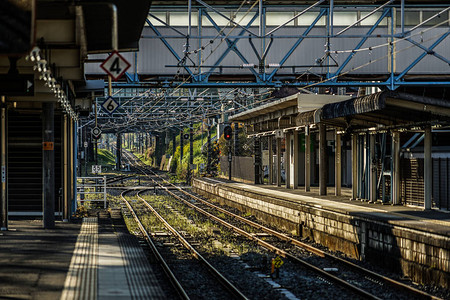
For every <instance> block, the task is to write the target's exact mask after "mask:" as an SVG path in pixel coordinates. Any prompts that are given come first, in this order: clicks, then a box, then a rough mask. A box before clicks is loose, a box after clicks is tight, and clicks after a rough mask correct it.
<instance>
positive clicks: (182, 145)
mask: <svg viewBox="0 0 450 300" xmlns="http://www.w3.org/2000/svg"><path fill="white" fill-rule="evenodd" d="M183 135H184V132H183V129H181V130H180V166H183V150H184V149H183V147H184V136H183Z"/></svg>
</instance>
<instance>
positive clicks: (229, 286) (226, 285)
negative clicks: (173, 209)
mask: <svg viewBox="0 0 450 300" xmlns="http://www.w3.org/2000/svg"><path fill="white" fill-rule="evenodd" d="M141 171H142V170H141ZM141 192H142V191H141ZM139 193H140V192H138V193H137V197H138V199H139V200H141V202H142V203H143V204H144V205H145V206H146V207H147V208H148V209H149V210H150V211H151V212H152V213H153V214H154V215H155V216H156V217H157V218H158V220H159V221H160V222H161V223H163V224H164V226H165V227H166V228H167V229H168V230H169V231H170V232H171V233H172V234H173V235H174V236H175V237H177V239H178V240H179V241H180V242H181V243H182V244H183V246H184V247H185V248H186V249H188V250H189V251H190V252H191V254H192V256H194V257H195V258H196V259H198V260H199V261H200V262H201V263H203V264H204V265H205V266H206V267H207V268H208V271H209V272H210V273H211V274H212V275H213V276H214V277H215V278H216V279H217V280H218V281H219V282H220V284H222V286H223V287H224V288H225V289H227V290H228V291H229V292H230V293H231V294H232V295H233V296H234V297H236V298H237V299H248V298H247V297H246V296H245V295H244V294H243V293H242V292H241V291H240V290H239V289H238V288H236V287H235V286H234V285H233V284H232V283H231V282H230V281H229V280H228V279H226V278H225V276H223V275H222V274H221V273H220V272H219V271H218V270H217V269H216V268H214V266H212V265H211V264H210V263H209V262H208V261H207V260H206V259H205V258H204V257H203V256H202V255H201V254H200V253H199V252H198V251H197V250H195V248H194V247H193V246H192V245H191V244H190V243H189V242H188V241H187V240H186V239H185V238H184V237H183V236H182V235H181V234H180V233H179V232H178V231H177V230H176V229H175V228H173V227H172V226H171V225H170V224H169V223H168V222H167V221H166V220H165V219H164V218H163V217H162V216H161V215H160V214H159V213H158V212H157V211H156V210H155V209H154V208H153V207H152V206H151V205H150V204H149V203H148V202H147V201H145V200H144V199H143V198H142V197H141V196H140V195H139Z"/></svg>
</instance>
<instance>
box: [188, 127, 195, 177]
mask: <svg viewBox="0 0 450 300" xmlns="http://www.w3.org/2000/svg"><path fill="white" fill-rule="evenodd" d="M193 164H194V128H193V124H190V126H189V166H188V174H189V182H190V181H191V180H192V178H191V177H192V175H193V174H192V165H193Z"/></svg>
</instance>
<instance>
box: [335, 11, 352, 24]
mask: <svg viewBox="0 0 450 300" xmlns="http://www.w3.org/2000/svg"><path fill="white" fill-rule="evenodd" d="M357 20H358V14H357V12H356V11H349V12H346V11H337V12H335V13H334V14H333V25H334V26H348V25H351V24H353V23H355V22H356V21H357Z"/></svg>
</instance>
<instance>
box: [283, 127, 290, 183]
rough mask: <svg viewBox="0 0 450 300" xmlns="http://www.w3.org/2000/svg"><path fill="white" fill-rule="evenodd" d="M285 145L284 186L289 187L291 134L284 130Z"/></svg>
mask: <svg viewBox="0 0 450 300" xmlns="http://www.w3.org/2000/svg"><path fill="white" fill-rule="evenodd" d="M285 146H286V153H285V155H284V156H285V157H286V159H285V160H284V168H285V172H284V175H285V177H286V178H285V181H284V182H285V184H286V188H287V189H289V188H290V187H291V185H290V182H291V134H290V133H289V132H286V137H285Z"/></svg>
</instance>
